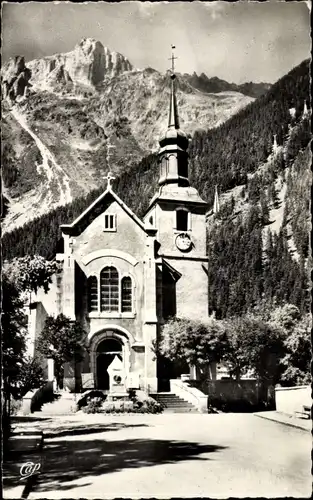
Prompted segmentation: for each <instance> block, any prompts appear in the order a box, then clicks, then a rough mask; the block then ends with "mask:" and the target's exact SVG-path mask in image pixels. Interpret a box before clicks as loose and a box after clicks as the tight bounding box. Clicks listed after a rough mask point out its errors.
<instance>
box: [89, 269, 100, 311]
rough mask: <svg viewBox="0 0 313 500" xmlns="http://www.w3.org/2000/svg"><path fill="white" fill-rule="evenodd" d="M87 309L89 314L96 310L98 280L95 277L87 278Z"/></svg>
mask: <svg viewBox="0 0 313 500" xmlns="http://www.w3.org/2000/svg"><path fill="white" fill-rule="evenodd" d="M87 283H88V309H89V312H91V311H97V310H98V280H97V278H96V276H90V277H89V278H88V281H87Z"/></svg>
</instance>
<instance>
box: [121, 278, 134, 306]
mask: <svg viewBox="0 0 313 500" xmlns="http://www.w3.org/2000/svg"><path fill="white" fill-rule="evenodd" d="M131 311H132V280H131V278H130V277H129V276H126V277H125V278H123V279H122V312H131Z"/></svg>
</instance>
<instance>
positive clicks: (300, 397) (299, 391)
mask: <svg viewBox="0 0 313 500" xmlns="http://www.w3.org/2000/svg"><path fill="white" fill-rule="evenodd" d="M275 401H276V410H277V411H280V412H282V413H287V414H290V415H293V414H294V413H296V412H301V411H302V410H303V405H306V406H311V405H312V398H311V387H310V386H309V385H299V386H296V387H275Z"/></svg>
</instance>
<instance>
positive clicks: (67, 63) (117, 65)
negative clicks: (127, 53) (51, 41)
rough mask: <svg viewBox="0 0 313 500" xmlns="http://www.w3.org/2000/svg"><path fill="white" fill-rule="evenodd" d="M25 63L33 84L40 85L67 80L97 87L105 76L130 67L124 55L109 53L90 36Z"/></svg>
mask: <svg viewBox="0 0 313 500" xmlns="http://www.w3.org/2000/svg"><path fill="white" fill-rule="evenodd" d="M27 66H28V68H29V69H30V70H31V81H32V84H33V85H34V86H36V87H39V88H44V87H53V85H54V84H60V83H61V84H62V83H63V84H66V83H68V82H72V83H73V84H74V85H75V84H78V85H86V86H90V85H91V86H96V85H98V84H99V83H101V82H103V80H104V78H105V77H113V76H117V75H119V74H121V73H123V72H124V71H130V70H132V69H133V67H132V65H131V63H130V62H129V61H128V59H127V58H126V57H124V56H123V55H122V54H119V53H118V52H111V51H110V50H109V49H108V48H107V47H104V46H103V45H102V43H101V42H99V41H97V40H95V39H93V38H83V39H82V41H81V42H80V43H79V44H78V45H76V47H75V49H74V50H73V51H71V52H67V53H64V54H55V55H53V56H49V57H45V58H43V59H35V60H33V61H30V62H28V63H27Z"/></svg>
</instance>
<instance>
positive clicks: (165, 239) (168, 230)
mask: <svg viewBox="0 0 313 500" xmlns="http://www.w3.org/2000/svg"><path fill="white" fill-rule="evenodd" d="M179 207H185V208H187V209H188V210H189V221H188V227H189V229H188V231H186V232H187V233H188V234H189V235H190V238H191V240H192V242H193V247H192V249H191V250H190V252H188V254H186V258H188V256H201V257H203V256H205V255H206V224H205V216H204V208H203V207H201V208H197V207H196V206H195V207H191V206H190V204H187V203H186V204H184V203H183V202H182V203H181V204H180V205H177V207H176V208H179ZM155 217H156V226H157V227H158V228H159V231H158V241H159V242H160V244H161V252H162V253H164V254H167V253H170V254H172V253H176V254H177V255H181V252H180V251H179V250H178V249H177V247H176V243H175V241H176V237H177V235H178V234H180V233H182V232H184V231H180V230H177V228H176V210H175V208H173V205H172V204H171V203H165V202H163V201H162V206H160V205H157V206H156V215H155Z"/></svg>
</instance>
